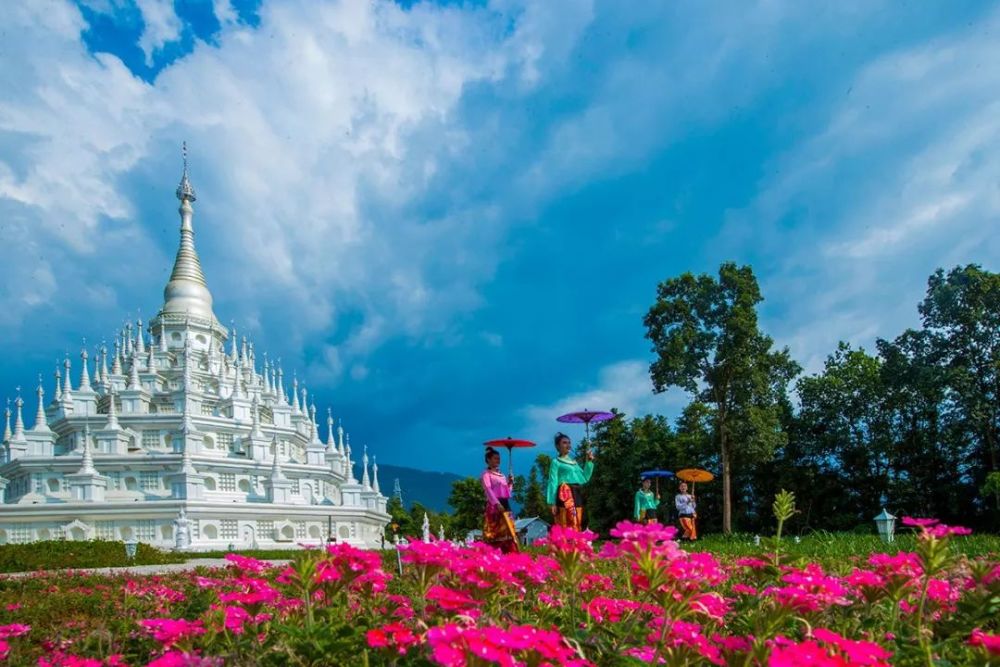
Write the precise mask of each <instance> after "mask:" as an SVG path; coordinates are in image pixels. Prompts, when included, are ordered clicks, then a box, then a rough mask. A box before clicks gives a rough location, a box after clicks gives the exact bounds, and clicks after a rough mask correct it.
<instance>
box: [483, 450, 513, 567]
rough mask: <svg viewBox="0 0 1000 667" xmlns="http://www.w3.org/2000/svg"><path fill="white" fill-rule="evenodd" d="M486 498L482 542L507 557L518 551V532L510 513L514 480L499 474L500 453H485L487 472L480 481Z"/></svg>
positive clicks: (488, 451)
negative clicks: (505, 554)
mask: <svg viewBox="0 0 1000 667" xmlns="http://www.w3.org/2000/svg"><path fill="white" fill-rule="evenodd" d="M479 479H480V481H481V482H482V483H483V493H485V494H486V516H485V520H484V521H483V541H484V542H486V543H487V544H489V545H491V546H493V547H496V548H497V549H499V550H500V551H503V552H504V553H512V552H516V551H518V548H517V531H516V530H515V529H514V518H513V516H512V515H511V512H510V487H511V485H512V484H513V483H514V479H513V478H512V477H507V476H505V475H504V474H503V473H502V472H500V452H498V451H497V450H495V449H493V448H492V447H490V448H488V449H487V450H486V470H484V471H483V475H482V477H480V478H479Z"/></svg>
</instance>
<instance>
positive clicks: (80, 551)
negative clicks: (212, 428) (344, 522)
mask: <svg viewBox="0 0 1000 667" xmlns="http://www.w3.org/2000/svg"><path fill="white" fill-rule="evenodd" d="M914 545H915V537H914V536H913V534H912V533H910V532H904V533H902V534H900V535H898V536H897V537H896V540H895V541H894V542H892V543H891V544H886V543H885V542H883V541H882V540H881V539H879V537H878V536H876V535H864V534H855V533H828V532H824V531H819V532H815V533H811V534H809V535H807V536H805V537H802V538H801V540H800V542H799V543H796V542H795V539H794V537H789V538H784V539H783V540H782V541H781V551H782V554H783V560H784V561H785V562H788V561H789V560H799V559H801V560H803V561H806V560H812V561H816V562H819V563H821V564H822V565H823V566H824V567H825V568H827V569H829V570H831V571H834V572H836V571H841V570H849V569H850V568H851V567H853V566H854V564H855V563H856V562H857V561H858V560H863V559H865V558H867V557H868V556H869V555H870V554H873V553H895V552H897V551H913V549H914ZM952 545H953V546H952V548H954V549H956V550H957V551H959V552H961V553H963V554H965V555H967V556H969V557H970V558H976V557H981V556H988V555H992V556H993V557H994V558H996V557H997V556H998V555H1000V535H992V534H986V533H982V534H974V535H969V536H966V537H957V538H954V539H953V541H952ZM682 546H683V548H685V549H688V550H691V551H709V552H711V553H714V554H716V555H717V556H719V557H721V558H724V559H729V558H742V557H750V556H759V557H762V556H764V555H765V554H766V553H767V552H768V550H767V547H766V541H765V540H762V543H761V545H760V546H757V545H755V544H754V537H753V535H749V534H742V533H741V534H734V535H729V536H724V535H712V534H709V535H706V536H704V537H702V538H701V539H699V540H698V541H697V542H695V543H693V544H691V543H682ZM597 548H600V545H599V544H598V545H597ZM301 551H302V550H301V549H257V550H235V551H232V552H231V551H207V552H188V553H177V552H171V551H160V550H158V549H154V548H153V547H150V546H148V545H146V544H140V545H138V550H137V553H136V558H135V559H134V560H132V561H129V560H128V559H126V557H125V545H124V544H123V543H121V542H108V541H99V540H95V541H91V542H70V541H53V542H36V543H33V544H5V545H2V546H0V573H2V572H32V571H37V570H57V569H65V568H93V567H122V566H126V565H158V564H165V563H183V562H185V561H187V560H192V559H200V558H223V557H224V556H225V555H226V554H228V553H238V554H240V555H243V556H249V557H252V558H258V559H261V560H291V559H292V558H294V557H295V555H296V554H298V553H301ZM531 551H541V549H531ZM385 563H386V568H387V569H388V570H390V571H393V570H395V569H396V566H397V565H396V554H395V552H394V551H392V550H387V551H386V552H385Z"/></svg>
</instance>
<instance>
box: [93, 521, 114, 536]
mask: <svg viewBox="0 0 1000 667" xmlns="http://www.w3.org/2000/svg"><path fill="white" fill-rule="evenodd" d="M94 527H95V529H96V533H97V539H99V540H113V539H115V524H114V522H113V521H98V522H97V523H96V524H95V526H94Z"/></svg>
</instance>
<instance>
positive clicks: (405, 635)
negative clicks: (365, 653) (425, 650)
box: [365, 623, 420, 655]
mask: <svg viewBox="0 0 1000 667" xmlns="http://www.w3.org/2000/svg"><path fill="white" fill-rule="evenodd" d="M365 639H366V640H367V642H368V646H370V647H371V648H387V649H393V650H394V651H396V652H397V653H399V655H406V652H407V651H408V650H409V648H410V647H411V646H415V645H417V644H419V643H420V638H419V637H417V635H416V634H414V633H413V630H411V629H410V628H408V627H407V626H405V625H403V624H402V623H388V624H386V625H383V626H382V627H380V628H375V629H373V630H369V631H368V632H367V634H366V635H365Z"/></svg>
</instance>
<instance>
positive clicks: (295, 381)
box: [292, 371, 300, 415]
mask: <svg viewBox="0 0 1000 667" xmlns="http://www.w3.org/2000/svg"><path fill="white" fill-rule="evenodd" d="M299 412H300V410H299V378H298V377H297V376H296V375H295V373H294V371H293V372H292V414H293V415H297V414H299Z"/></svg>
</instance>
